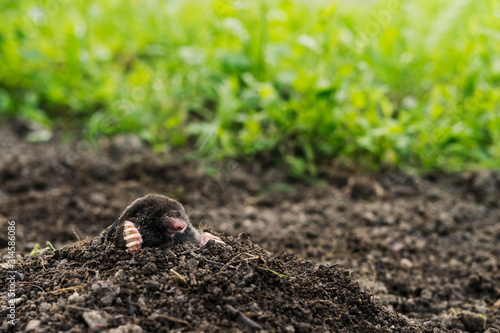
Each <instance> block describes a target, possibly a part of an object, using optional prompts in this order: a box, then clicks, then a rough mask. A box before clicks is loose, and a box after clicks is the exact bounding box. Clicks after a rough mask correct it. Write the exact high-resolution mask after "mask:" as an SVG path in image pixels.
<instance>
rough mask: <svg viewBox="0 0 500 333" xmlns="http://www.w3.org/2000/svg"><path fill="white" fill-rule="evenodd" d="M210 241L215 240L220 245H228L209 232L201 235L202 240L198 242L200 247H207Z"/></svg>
mask: <svg viewBox="0 0 500 333" xmlns="http://www.w3.org/2000/svg"><path fill="white" fill-rule="evenodd" d="M209 240H213V241H215V242H216V243H219V244H226V243H224V242H223V241H222V240H221V239H220V238H219V237H217V236H214V235H212V234H209V233H208V232H205V233H203V234H201V236H200V239H199V240H198V246H205V245H206V244H207V243H208V241H209Z"/></svg>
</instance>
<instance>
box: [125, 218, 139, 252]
mask: <svg viewBox="0 0 500 333" xmlns="http://www.w3.org/2000/svg"><path fill="white" fill-rule="evenodd" d="M123 239H124V240H125V243H126V246H127V252H137V251H139V250H140V249H141V245H142V236H141V233H140V232H139V230H137V228H136V227H135V225H134V224H133V223H132V222H130V221H125V224H124V225H123Z"/></svg>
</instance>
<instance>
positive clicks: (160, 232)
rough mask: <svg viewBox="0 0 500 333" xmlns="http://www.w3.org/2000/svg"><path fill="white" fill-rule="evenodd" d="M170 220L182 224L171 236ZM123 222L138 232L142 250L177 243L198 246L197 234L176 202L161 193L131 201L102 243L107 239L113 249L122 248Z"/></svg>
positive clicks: (182, 208) (123, 244) (123, 247)
mask: <svg viewBox="0 0 500 333" xmlns="http://www.w3.org/2000/svg"><path fill="white" fill-rule="evenodd" d="M172 218H174V219H179V220H182V221H184V223H186V228H185V229H184V230H183V231H182V232H175V233H174V232H173V231H172V230H169V229H168V228H169V227H171V222H170V221H171V220H170V219H172ZM125 221H130V222H132V223H134V225H135V226H136V228H137V229H138V230H139V232H140V233H141V236H142V240H143V244H142V247H158V246H160V245H163V244H169V243H170V244H179V243H183V242H185V241H190V242H192V243H194V244H198V240H199V238H200V234H199V233H198V231H196V229H194V227H193V225H192V224H191V222H190V221H189V218H188V216H187V214H186V212H185V210H184V207H182V205H181V204H180V203H179V202H178V201H176V200H174V199H171V198H168V197H166V196H164V195H161V194H148V195H146V196H144V197H142V198H139V199H137V200H135V201H134V202H133V203H132V204H131V205H130V206H128V207H127V208H126V209H125V210H124V211H123V213H122V214H121V215H120V217H119V218H118V220H116V221H115V223H113V225H111V226H110V227H109V228H108V230H107V231H106V236H105V241H107V239H108V236H109V238H110V240H111V242H113V243H114V244H115V245H116V246H118V247H119V248H122V249H126V246H125V240H124V239H123V227H124V223H125ZM169 232H170V233H173V235H170V234H169Z"/></svg>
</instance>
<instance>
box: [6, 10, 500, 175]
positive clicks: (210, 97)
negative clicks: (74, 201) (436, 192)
mask: <svg viewBox="0 0 500 333" xmlns="http://www.w3.org/2000/svg"><path fill="white" fill-rule="evenodd" d="M2 6H3V8H2V10H1V12H0V115H2V116H18V117H22V118H27V119H30V120H32V121H36V122H38V123H40V124H43V125H44V126H47V127H57V128H63V129H64V128H69V127H72V126H75V125H77V126H81V127H83V128H84V129H85V135H86V137H87V138H89V139H95V138H98V137H100V136H102V135H105V136H111V135H114V134H117V133H124V132H126V133H136V134H137V135H139V136H140V137H141V138H142V139H144V140H146V141H148V142H150V143H152V144H153V145H154V146H156V147H160V148H161V147H162V146H163V145H168V146H177V145H187V144H190V143H191V142H196V144H197V148H198V150H199V152H200V153H202V154H203V155H205V156H206V157H207V158H209V159H218V158H225V157H236V156H238V157H242V156H245V157H249V158H255V157H259V156H271V157H272V158H275V159H276V160H278V161H284V162H285V163H287V164H288V165H289V166H290V167H291V170H292V172H293V173H294V174H295V175H298V176H300V175H313V176H314V175H315V174H316V172H317V170H316V168H317V166H318V165H320V164H321V163H323V162H325V161H327V160H329V159H331V158H332V157H333V158H336V159H337V160H340V161H344V162H345V163H360V164H362V165H363V166H366V167H370V168H378V167H380V166H382V165H396V166H400V167H402V168H405V169H412V170H431V169H444V170H449V171H456V170H464V169H469V168H473V167H498V166H499V165H500V87H499V82H500V32H499V31H500V3H499V2H498V1H496V0H483V1H473V0H443V1H434V0H400V1H398V0H387V1H375V2H373V1H363V0H358V1H339V2H331V1H327V2H324V1H319V0H316V1H285V0H271V1H264V0H262V1H251V0H246V1H229V0H216V1H207V0H203V1H202V0H190V1H180V0H179V1H176V0H171V1H161V0H109V1H95V0H80V1H70V0H47V1H43V0H37V1H35V0H3V1H2Z"/></svg>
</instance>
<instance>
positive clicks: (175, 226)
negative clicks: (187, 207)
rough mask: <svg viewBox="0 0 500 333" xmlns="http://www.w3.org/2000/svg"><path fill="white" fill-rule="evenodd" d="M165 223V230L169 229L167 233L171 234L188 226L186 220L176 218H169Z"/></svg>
mask: <svg viewBox="0 0 500 333" xmlns="http://www.w3.org/2000/svg"><path fill="white" fill-rule="evenodd" d="M163 225H164V227H165V230H166V231H167V234H169V235H174V234H175V233H177V232H182V231H183V230H184V229H186V227H187V224H186V223H185V222H184V221H182V220H180V219H175V218H168V219H167V220H166V221H164V222H163Z"/></svg>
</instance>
